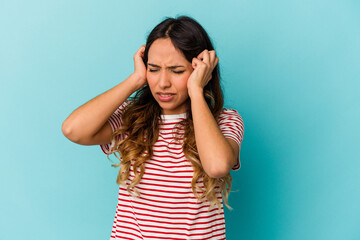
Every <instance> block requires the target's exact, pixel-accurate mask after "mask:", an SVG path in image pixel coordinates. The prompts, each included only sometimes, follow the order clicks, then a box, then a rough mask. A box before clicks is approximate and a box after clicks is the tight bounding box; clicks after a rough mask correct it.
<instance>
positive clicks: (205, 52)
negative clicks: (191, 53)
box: [202, 49, 211, 66]
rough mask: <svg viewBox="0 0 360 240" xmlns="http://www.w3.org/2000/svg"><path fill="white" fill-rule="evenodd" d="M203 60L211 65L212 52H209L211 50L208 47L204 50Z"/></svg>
mask: <svg viewBox="0 0 360 240" xmlns="http://www.w3.org/2000/svg"><path fill="white" fill-rule="evenodd" d="M202 61H203V62H204V63H206V65H208V66H211V65H210V54H209V51H208V50H207V49H205V50H204V54H203V59H202Z"/></svg>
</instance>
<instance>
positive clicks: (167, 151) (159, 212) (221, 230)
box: [100, 102, 244, 240]
mask: <svg viewBox="0 0 360 240" xmlns="http://www.w3.org/2000/svg"><path fill="white" fill-rule="evenodd" d="M128 103H129V102H125V103H124V104H122V105H121V106H120V107H119V108H118V109H117V110H116V111H115V112H114V113H113V114H112V115H111V116H110V118H109V120H108V121H109V123H110V125H111V128H112V130H113V131H115V129H117V128H119V127H120V126H121V124H122V120H121V114H122V111H123V109H124V107H125V106H126V105H127V104H128ZM161 118H162V124H161V125H160V129H159V138H158V140H157V142H156V143H155V145H154V146H153V156H152V158H151V159H149V160H147V161H146V162H145V173H144V175H143V177H142V179H141V181H140V183H139V184H138V185H136V186H135V188H136V189H137V190H138V191H139V192H140V196H139V197H132V196H131V195H130V194H129V193H128V192H127V191H126V187H124V186H122V185H120V187H119V199H118V205H117V208H116V213H115V219H114V224H113V229H112V233H111V239H133V240H134V239H136V240H138V239H144V240H145V239H146V240H155V239H156V240H158V239H164V240H183V239H225V218H224V211H223V207H222V208H221V211H220V212H219V211H218V208H217V206H216V205H215V206H213V207H212V208H211V209H210V211H208V208H209V205H210V204H209V202H208V201H207V200H206V201H204V202H200V201H198V200H197V199H196V197H195V196H194V194H193V192H192V189H191V180H192V177H193V173H194V171H193V167H192V165H191V163H190V162H189V161H188V160H187V159H186V157H185V155H184V153H183V151H182V145H181V144H182V140H180V141H175V140H174V136H173V134H172V133H173V130H174V128H175V125H176V124H177V123H179V122H180V121H181V120H183V119H185V118H186V114H185V113H183V114H176V115H161ZM218 124H219V127H220V129H221V131H222V133H223V134H224V136H225V137H226V138H231V139H233V140H235V141H236V142H237V143H238V144H239V145H240V144H241V142H242V139H243V135H244V123H243V120H242V118H241V116H240V115H239V114H238V112H237V111H235V110H231V109H224V110H223V112H222V113H221V115H220V116H219V119H218ZM180 133H183V130H180ZM122 138H124V136H119V137H118V139H122ZM113 146H114V140H113V141H112V142H111V143H110V144H104V145H100V147H101V149H102V150H103V152H104V153H105V154H109V151H110V150H111V149H112V148H113ZM238 169H240V162H239V160H238V163H237V165H236V166H234V167H233V168H232V170H234V171H236V170H238ZM133 178H134V172H133V168H132V165H131V168H130V176H129V179H128V180H127V182H126V184H127V185H129V184H130V182H131V181H132V180H133ZM198 186H199V187H201V188H202V189H204V185H203V183H202V178H200V179H199V181H198ZM216 190H219V189H218V188H216ZM198 193H199V195H201V192H200V191H198ZM217 198H218V199H219V201H220V203H221V204H223V201H222V196H221V192H220V191H217Z"/></svg>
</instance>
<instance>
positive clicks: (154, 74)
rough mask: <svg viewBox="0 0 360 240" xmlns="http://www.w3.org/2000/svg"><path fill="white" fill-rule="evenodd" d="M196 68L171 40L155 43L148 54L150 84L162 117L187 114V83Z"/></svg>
mask: <svg viewBox="0 0 360 240" xmlns="http://www.w3.org/2000/svg"><path fill="white" fill-rule="evenodd" d="M192 71H193V68H192V65H191V63H190V62H188V61H187V60H186V58H185V56H184V55H183V54H182V52H181V51H180V50H178V49H176V48H175V47H174V45H173V44H172V42H171V40H170V38H160V39H157V40H155V41H154V42H153V44H152V45H151V46H150V49H149V52H148V62H147V81H148V85H149V87H150V90H151V93H152V95H153V96H154V98H155V99H156V101H157V102H158V103H159V105H160V107H161V108H162V114H165V115H167V114H179V113H184V112H186V105H185V104H186V100H187V99H188V97H189V95H188V90H187V80H188V78H189V76H190V74H191V73H192Z"/></svg>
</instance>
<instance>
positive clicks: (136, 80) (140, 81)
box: [127, 73, 146, 92]
mask: <svg viewBox="0 0 360 240" xmlns="http://www.w3.org/2000/svg"><path fill="white" fill-rule="evenodd" d="M127 80H128V81H129V84H131V86H132V88H133V89H134V92H135V91H137V90H139V89H140V88H142V87H143V86H144V85H145V84H146V79H144V78H143V77H141V76H138V75H137V74H135V73H133V74H131V75H130V76H129V78H128V79H127ZM144 83H145V84H144Z"/></svg>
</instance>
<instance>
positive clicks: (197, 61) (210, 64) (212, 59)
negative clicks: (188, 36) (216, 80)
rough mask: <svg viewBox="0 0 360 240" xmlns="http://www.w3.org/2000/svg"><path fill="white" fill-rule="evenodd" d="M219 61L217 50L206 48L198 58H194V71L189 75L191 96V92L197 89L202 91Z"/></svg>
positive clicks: (188, 83)
mask: <svg viewBox="0 0 360 240" xmlns="http://www.w3.org/2000/svg"><path fill="white" fill-rule="evenodd" d="M218 62H219V58H218V57H216V54H215V51H214V50H211V51H208V50H207V49H205V50H204V51H202V52H201V53H200V54H199V55H198V56H197V57H196V58H193V60H192V67H193V68H194V71H193V72H192V73H191V75H190V76H189V79H188V82H187V88H188V93H189V96H190V98H191V94H194V93H195V92H196V91H201V92H202V90H203V89H204V87H205V86H206V85H207V84H208V82H209V81H210V80H211V77H212V72H213V70H214V68H215V66H216V64H217V63H218Z"/></svg>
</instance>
